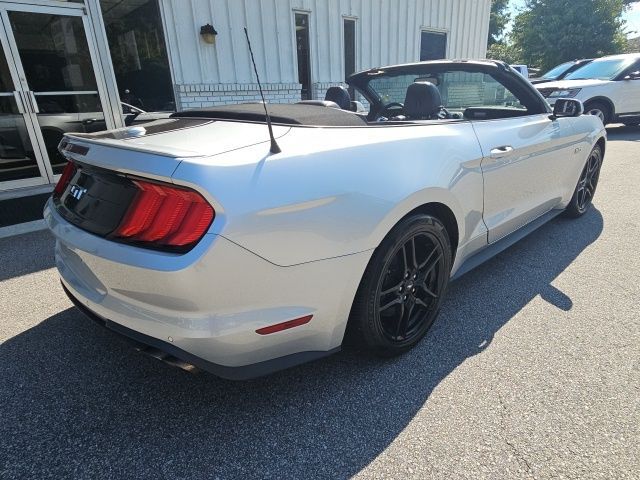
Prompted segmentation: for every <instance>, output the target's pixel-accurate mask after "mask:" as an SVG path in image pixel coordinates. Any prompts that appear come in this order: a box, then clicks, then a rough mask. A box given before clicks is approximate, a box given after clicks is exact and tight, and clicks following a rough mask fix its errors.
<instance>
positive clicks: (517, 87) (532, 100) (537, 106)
mask: <svg viewBox="0 0 640 480" xmlns="http://www.w3.org/2000/svg"><path fill="white" fill-rule="evenodd" d="M456 71H457V72H460V71H462V72H468V73H485V74H489V75H490V76H491V77H492V78H493V79H494V80H495V81H497V82H498V83H500V84H501V85H502V86H503V87H504V88H506V89H507V90H509V91H510V92H511V93H512V94H513V95H514V96H515V97H516V98H517V99H518V101H519V102H520V103H521V104H522V105H524V106H525V107H526V108H527V112H526V113H525V114H523V115H518V116H516V117H501V118H487V119H463V121H493V120H507V119H512V118H523V117H530V116H534V115H543V114H545V115H548V114H550V113H551V107H550V106H549V104H548V103H547V101H546V100H545V98H544V97H543V96H542V95H541V94H540V92H539V91H538V90H537V89H536V88H535V87H534V86H533V85H531V84H530V83H529V82H528V81H527V80H526V79H525V78H524V77H522V75H520V74H518V73H516V72H515V71H511V69H509V68H508V66H507V65H506V64H502V63H489V62H486V63H483V62H477V63H476V62H458V61H451V60H446V61H437V60H436V61H431V62H422V63H413V64H408V65H402V66H395V67H389V68H386V69H384V68H383V69H372V70H368V71H365V72H361V73H359V74H357V75H354V76H353V77H351V78H350V79H349V80H350V82H349V85H350V86H353V87H355V88H356V90H357V91H358V92H359V93H360V94H362V95H363V96H364V97H365V98H366V99H367V101H368V102H369V104H370V106H371V110H370V114H369V116H370V117H371V118H375V116H376V115H377V114H378V113H379V112H380V111H381V108H382V107H384V105H382V103H381V101H380V98H379V96H378V95H377V93H376V92H375V91H374V90H373V89H371V88H370V87H369V81H370V80H371V78H375V76H376V75H383V74H386V73H395V74H403V73H405V74H411V75H416V76H429V75H430V74H434V73H443V72H456Z"/></svg>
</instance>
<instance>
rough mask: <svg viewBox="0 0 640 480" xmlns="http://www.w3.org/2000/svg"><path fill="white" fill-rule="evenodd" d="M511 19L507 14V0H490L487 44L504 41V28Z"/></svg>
mask: <svg viewBox="0 0 640 480" xmlns="http://www.w3.org/2000/svg"><path fill="white" fill-rule="evenodd" d="M509 20H511V15H510V14H509V0H491V14H490V16H489V39H488V45H489V46H491V45H494V44H496V43H504V42H503V39H504V37H503V35H504V29H505V28H506V26H507V25H508V23H509Z"/></svg>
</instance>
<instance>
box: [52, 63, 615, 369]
mask: <svg viewBox="0 0 640 480" xmlns="http://www.w3.org/2000/svg"><path fill="white" fill-rule="evenodd" d="M348 83H349V85H350V86H351V87H352V88H353V89H354V90H355V92H356V93H357V95H358V97H357V98H358V99H359V100H360V102H361V103H362V104H365V105H368V110H367V111H365V112H362V111H361V110H362V109H359V108H354V104H355V102H353V101H352V100H354V99H352V98H351V97H350V96H349V92H348V91H347V90H346V88H341V87H336V88H332V89H330V90H329V91H328V92H327V99H326V100H322V101H320V100H318V101H306V102H301V103H298V104H291V105H275V104H273V105H265V104H262V103H254V104H242V105H232V106H222V107H211V108H203V109H197V110H190V111H184V112H179V113H176V114H174V115H173V116H172V117H171V118H168V119H161V120H157V121H154V122H151V123H148V124H145V125H137V126H130V127H126V128H122V129H118V130H113V131H106V132H98V133H83V134H68V135H66V136H65V138H64V139H63V140H62V142H61V143H60V146H59V150H60V152H61V154H62V155H63V156H64V157H65V158H66V159H67V160H68V163H67V165H66V167H65V169H64V172H63V174H62V175H61V178H60V180H59V182H58V184H57V186H56V188H55V190H54V192H53V195H52V198H51V199H50V200H49V201H48V203H47V205H46V208H45V219H46V222H47V223H48V226H49V228H50V230H51V231H52V232H53V234H54V235H55V237H56V246H55V257H56V266H57V268H58V270H59V272H60V277H61V281H62V286H63V288H64V290H65V292H66V293H67V294H68V295H69V297H70V298H71V300H72V301H73V302H74V303H75V304H76V306H78V307H79V308H80V309H81V310H82V311H83V312H85V313H86V314H87V315H89V316H90V317H92V318H93V319H95V320H97V321H99V322H100V323H101V324H103V325H105V326H107V327H109V328H111V329H112V330H115V331H117V332H119V333H120V334H123V335H125V336H128V337H131V338H133V339H134V340H135V341H137V342H138V343H139V344H142V345H144V346H145V348H146V349H148V350H149V351H151V352H153V354H154V355H155V356H157V357H159V358H162V359H164V360H166V361H168V362H173V363H174V364H179V365H195V366H197V367H200V368H202V369H205V370H208V371H210V372H213V373H214V374H216V375H219V376H221V377H225V378H232V379H245V378H251V377H254V376H258V375H263V374H267V373H270V372H273V371H275V370H279V369H282V368H286V367H290V366H292V365H296V364H300V363H302V362H305V361H309V360H312V359H317V358H320V357H322V356H325V355H328V354H330V353H332V352H335V351H337V350H339V349H340V348H341V345H342V344H343V342H344V340H345V338H350V339H351V340H353V341H354V342H357V343H359V344H360V346H361V347H362V348H364V349H367V350H370V351H371V352H374V353H375V354H378V355H382V356H392V355H398V354H401V353H403V352H406V351H407V350H409V349H411V348H412V347H413V346H415V345H416V344H417V343H418V342H419V341H420V340H421V339H422V338H423V337H424V336H425V334H426V333H427V331H428V330H429V328H430V327H431V325H432V324H433V323H434V321H435V319H436V316H437V315H438V312H439V310H440V306H441V303H442V300H443V298H444V296H445V294H446V291H447V286H448V284H449V282H450V281H451V280H452V279H455V278H457V277H459V276H460V275H462V274H463V273H465V272H467V271H469V270H470V269H471V268H473V267H475V266H477V265H479V264H480V263H482V262H483V261H485V260H486V259H488V258H490V257H491V256H492V255H495V254H496V253H498V252H500V251H501V250H503V249H505V248H507V247H508V246H510V245H511V244H513V243H514V242H515V241H517V240H519V239H521V238H522V237H523V236H524V235H526V234H527V233H529V232H531V231H532V230H534V229H535V228H537V227H539V226H540V225H542V224H543V223H544V222H546V221H548V220H550V219H551V218H553V217H555V216H556V215H558V214H561V213H563V214H565V215H567V216H569V217H579V216H580V215H583V214H584V213H585V212H586V211H587V210H588V209H589V207H590V204H591V200H592V198H593V195H594V193H595V189H596V186H597V183H598V177H599V172H600V166H601V164H602V160H603V158H604V153H605V148H606V143H605V142H606V139H605V130H604V127H603V125H602V122H601V121H600V119H599V118H597V117H595V116H592V115H582V104H581V103H580V102H579V101H578V100H575V99H558V100H556V102H555V105H554V108H553V110H552V109H551V107H550V106H549V104H548V103H547V102H546V101H545V99H544V98H543V97H542V96H541V95H540V93H539V92H538V91H537V90H536V89H535V88H534V87H533V86H532V85H531V84H530V83H529V82H528V81H527V80H525V79H524V78H523V77H522V76H520V75H519V74H518V73H517V72H515V71H514V70H513V69H511V68H510V67H509V66H507V65H506V64H504V63H501V62H494V61H488V60H486V61H444V60H443V61H431V62H421V63H414V64H406V65H395V66H390V67H381V68H374V69H371V70H367V71H364V72H360V73H356V74H354V75H353V76H351V77H350V79H349V81H348ZM265 110H268V113H269V117H268V118H267V116H266V115H265Z"/></svg>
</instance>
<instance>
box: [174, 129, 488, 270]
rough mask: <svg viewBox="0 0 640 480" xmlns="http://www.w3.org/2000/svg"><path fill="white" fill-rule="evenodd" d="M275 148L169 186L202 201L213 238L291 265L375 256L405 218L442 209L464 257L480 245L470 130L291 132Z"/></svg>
mask: <svg viewBox="0 0 640 480" xmlns="http://www.w3.org/2000/svg"><path fill="white" fill-rule="evenodd" d="M265 129H266V126H265ZM278 142H279V145H280V147H281V149H282V153H280V154H276V155H269V152H268V146H265V145H258V146H253V147H248V148H244V149H240V150H237V151H234V152H228V153H226V154H223V155H219V156H215V157H200V158H189V159H184V160H183V161H182V163H181V164H180V166H179V167H178V168H177V170H176V172H175V173H174V175H173V181H174V182H175V183H178V184H186V185H199V187H200V188H199V189H200V190H201V191H204V192H205V195H206V196H207V197H209V199H210V200H211V202H212V204H213V205H214V207H215V208H216V219H215V221H214V223H213V225H212V228H211V233H217V234H220V235H223V236H224V237H226V238H227V239H229V240H231V241H233V242H235V243H237V244H238V245H240V246H242V247H244V248H246V249H248V250H250V251H252V252H254V253H256V254H257V255H260V256H261V257H263V258H265V259H266V260H268V261H270V262H272V263H274V264H277V265H281V266H290V265H295V264H300V263H304V262H310V261H314V260H320V259H326V258H332V257H337V256H342V255H349V254H352V253H356V252H362V251H366V250H370V249H374V248H375V247H377V246H378V245H379V244H380V242H381V241H382V239H383V238H384V236H385V235H386V234H387V233H388V232H389V231H390V230H391V228H392V227H393V226H394V225H395V224H396V223H397V222H398V221H399V220H400V219H401V218H402V217H403V216H405V215H406V214H407V213H408V212H410V211H411V210H413V209H415V208H416V207H418V206H420V205H423V204H425V203H429V202H439V203H443V204H445V205H447V206H448V207H449V208H450V209H451V210H452V212H453V213H454V215H455V217H456V219H457V223H458V230H459V237H460V241H459V246H460V247H461V249H462V250H464V248H465V246H466V245H467V244H469V242H470V241H471V240H472V239H474V238H478V237H481V236H482V235H485V238H486V229H485V228H484V224H483V223H482V201H483V200H482V195H483V192H482V174H481V170H480V162H481V158H482V154H481V150H480V147H479V144H478V141H477V139H476V136H475V134H474V132H473V129H472V127H471V125H470V124H469V123H467V122H451V123H446V124H442V123H440V124H425V125H417V126H416V125H411V126H380V127H377V126H372V127H363V128H309V127H295V128H292V129H291V131H290V132H289V133H288V134H287V135H285V136H284V137H282V138H281V139H279V141H278ZM459 251H460V250H459Z"/></svg>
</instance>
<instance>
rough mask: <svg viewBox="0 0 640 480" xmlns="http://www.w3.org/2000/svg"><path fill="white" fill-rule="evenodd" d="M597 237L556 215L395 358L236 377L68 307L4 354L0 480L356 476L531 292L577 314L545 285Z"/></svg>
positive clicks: (583, 221) (471, 281) (464, 287)
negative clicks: (150, 348)
mask: <svg viewBox="0 0 640 480" xmlns="http://www.w3.org/2000/svg"><path fill="white" fill-rule="evenodd" d="M602 228H603V219H602V216H601V214H600V212H598V211H597V210H596V209H595V208H593V209H591V210H590V211H589V213H588V214H587V215H585V216H584V217H582V218H580V219H578V220H575V221H568V220H565V219H561V218H559V219H556V220H554V221H552V222H551V223H549V224H547V225H545V226H543V227H542V228H540V229H539V230H538V231H536V232H535V233H534V234H532V235H531V236H529V237H528V238H527V239H525V240H523V241H521V242H520V243H518V244H517V245H515V246H514V247H512V248H510V249H509V250H507V251H506V252H503V253H502V254H501V255H499V256H498V257H496V258H494V259H493V260H491V261H490V262H488V263H486V264H485V265H483V266H481V267H479V268H478V269H476V270H474V271H472V272H470V273H469V274H467V275H465V276H464V277H462V278H461V279H460V280H458V281H456V282H455V283H453V284H452V285H451V288H450V290H449V293H448V299H447V301H446V302H445V304H444V306H443V308H442V312H441V315H440V317H439V319H438V321H437V322H436V324H435V326H434V327H433V329H432V330H431V332H430V333H429V334H428V336H427V337H426V338H425V339H424V341H422V342H421V343H420V345H419V346H418V347H417V348H415V349H414V350H413V351H411V352H409V353H407V354H405V355H404V356H402V357H400V358H396V359H392V360H380V359H374V358H370V357H368V356H365V355H362V354H359V353H357V352H352V351H347V352H342V353H340V354H337V355H334V356H332V357H330V358H327V359H323V360H320V361H317V362H314V363H310V364H307V365H303V366H300V367H297V368H294V369H291V370H288V371H284V372H280V373H277V374H275V375H272V376H269V377H266V378H261V379H256V380H253V381H248V382H229V381H224V380H220V379H217V378H216V377H213V376H212V375H209V374H206V373H201V374H198V375H192V374H189V373H186V372H183V371H181V370H177V369H172V368H170V367H167V366H165V365H164V364H161V363H160V362H157V361H155V360H153V359H150V358H147V357H144V356H142V355H139V354H137V353H135V352H134V351H133V350H132V349H131V347H130V345H129V343H128V342H127V341H125V340H123V339H121V338H119V337H118V336H116V335H115V334H113V333H111V332H109V331H107V330H104V329H102V328H101V327H99V326H98V325H96V324H94V323H93V322H90V321H89V320H87V319H86V318H85V317H84V316H83V315H82V314H81V313H80V312H78V311H77V310H75V309H68V310H65V311H62V312H60V313H58V314H56V315H54V316H52V317H50V318H48V319H47V320H45V321H44V322H42V323H41V324H39V325H38V326H36V327H34V328H32V329H30V330H28V331H25V332H24V333H22V334H20V335H17V336H15V337H13V338H11V339H9V340H8V341H6V342H5V343H4V344H2V345H0V400H1V408H2V422H0V447H1V448H0V452H2V454H1V456H0V476H3V475H6V477H3V478H10V477H14V476H15V477H23V478H24V477H31V478H43V477H45V476H52V477H55V478H63V477H64V478H69V477H74V478H79V477H83V478H184V479H187V478H220V479H226V478H347V477H350V476H352V475H354V474H356V473H357V472H359V471H360V470H362V469H363V468H364V467H366V466H367V465H368V464H369V463H370V462H372V461H373V460H375V459H376V457H378V456H379V455H380V454H381V453H382V452H383V451H384V450H385V449H386V448H387V447H388V446H389V445H390V443H391V442H393V441H394V440H395V439H396V437H397V436H398V435H399V434H400V433H401V432H402V431H403V429H404V428H405V427H406V426H407V425H408V424H409V423H410V422H411V420H412V418H413V417H414V415H415V414H416V412H417V411H418V410H419V409H421V408H422V407H423V406H424V404H425V402H426V401H427V399H428V398H429V395H430V394H431V392H432V391H433V389H434V388H435V387H436V386H437V385H438V384H439V383H440V382H441V381H442V380H443V379H445V378H446V377H447V376H448V375H449V374H450V373H451V372H453V371H454V370H455V369H456V367H458V366H459V365H460V364H461V363H462V362H464V361H465V360H466V359H468V358H469V357H471V356H474V355H476V354H478V353H480V352H482V351H483V350H485V349H487V348H490V345H491V341H492V339H493V337H494V335H495V334H496V332H498V331H499V330H500V328H501V327H502V326H504V325H505V324H506V323H507V322H509V320H510V319H511V318H513V317H514V315H515V314H516V313H518V312H519V311H520V310H521V309H522V308H523V307H524V306H525V305H526V304H527V303H528V302H530V301H531V300H532V299H533V298H534V297H536V296H538V295H540V296H542V298H544V299H545V300H546V301H548V302H550V303H553V304H554V305H556V306H557V307H558V308H560V309H562V310H567V309H570V308H572V300H571V299H570V298H569V297H567V296H566V295H565V294H564V293H562V292H560V291H558V290H557V289H555V288H554V287H553V286H551V282H552V281H553V280H554V279H555V278H556V277H557V276H558V275H559V274H560V273H561V272H563V271H564V270H565V269H566V268H567V266H568V265H570V264H571V263H572V262H573V261H574V259H575V258H576V257H578V256H579V255H580V253H581V252H582V251H583V250H584V249H585V248H586V247H587V246H589V245H590V244H591V243H592V242H594V241H595V240H596V239H597V238H598V236H599V235H600V233H601V231H602ZM549 320H550V321H552V320H553V319H549ZM522 341H523V342H527V341H528V339H527V338H523V339H522ZM424 435H425V437H428V436H429V432H428V431H427V432H424ZM2 457H4V458H2Z"/></svg>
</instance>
